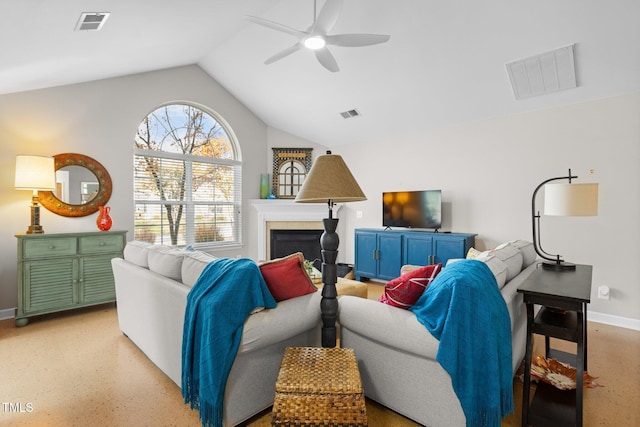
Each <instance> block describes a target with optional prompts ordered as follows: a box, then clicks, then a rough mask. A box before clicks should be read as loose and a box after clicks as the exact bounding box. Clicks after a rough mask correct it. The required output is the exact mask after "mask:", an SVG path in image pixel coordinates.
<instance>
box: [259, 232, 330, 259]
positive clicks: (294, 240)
mask: <svg viewBox="0 0 640 427" xmlns="http://www.w3.org/2000/svg"><path fill="white" fill-rule="evenodd" d="M322 233H323V230H287V229H284V230H278V229H276V230H271V236H270V237H271V246H270V248H271V251H270V257H271V259H275V258H282V257H284V256H287V255H290V254H292V253H295V252H302V254H303V255H304V259H306V260H309V261H315V260H320V259H322V253H321V248H320V236H321V235H322Z"/></svg>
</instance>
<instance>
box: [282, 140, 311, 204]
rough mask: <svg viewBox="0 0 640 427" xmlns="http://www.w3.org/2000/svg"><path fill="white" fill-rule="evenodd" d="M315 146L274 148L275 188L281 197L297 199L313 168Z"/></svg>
mask: <svg viewBox="0 0 640 427" xmlns="http://www.w3.org/2000/svg"><path fill="white" fill-rule="evenodd" d="M312 151H313V148H273V190H274V193H275V195H276V197H278V198H279V199H295V197H296V195H297V194H298V191H299V190H300V188H301V187H302V183H303V182H304V179H305V178H306V176H307V173H309V170H310V169H311V152H312Z"/></svg>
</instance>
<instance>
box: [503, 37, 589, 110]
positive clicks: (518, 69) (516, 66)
mask: <svg viewBox="0 0 640 427" xmlns="http://www.w3.org/2000/svg"><path fill="white" fill-rule="evenodd" d="M574 46H575V45H570V46H567V47H563V48H560V49H556V50H552V51H550V52H545V53H542V54H540V55H536V56H532V57H530V58H525V59H521V60H519V61H514V62H511V63H509V64H507V72H508V73H509V79H510V80H511V85H512V87H513V95H514V96H515V98H516V99H525V98H531V97H532V96H539V95H546V94H548V93H553V92H559V91H561V90H566V89H572V88H574V87H576V86H577V84H576V70H575V64H574V60H573V48H574Z"/></svg>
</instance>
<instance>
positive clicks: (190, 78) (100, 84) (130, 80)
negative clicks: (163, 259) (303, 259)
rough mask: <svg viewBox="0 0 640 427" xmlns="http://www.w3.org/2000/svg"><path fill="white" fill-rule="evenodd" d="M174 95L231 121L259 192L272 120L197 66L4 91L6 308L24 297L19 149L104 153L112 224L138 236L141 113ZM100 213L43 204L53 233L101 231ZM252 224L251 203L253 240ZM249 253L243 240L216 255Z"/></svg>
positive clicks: (0, 209) (0, 197) (2, 294)
mask: <svg viewBox="0 0 640 427" xmlns="http://www.w3.org/2000/svg"><path fill="white" fill-rule="evenodd" d="M169 101H191V102H196V103H199V104H202V105H205V106H207V107H209V108H211V109H212V110H214V111H216V112H217V113H219V114H220V115H221V116H222V117H223V118H224V119H225V120H226V121H227V123H228V124H229V125H230V126H231V128H232V129H233V131H234V132H235V134H236V136H237V138H238V140H239V143H240V145H241V149H242V158H243V162H244V167H243V171H244V176H243V198H244V200H245V201H246V200H249V199H252V198H257V197H258V196H259V188H258V182H259V177H260V172H262V171H263V170H264V162H265V158H266V157H267V151H268V150H267V126H266V125H265V124H264V123H263V122H262V121H261V120H260V119H258V118H257V117H256V116H255V115H254V114H252V113H251V112H250V111H249V110H248V109H247V108H245V107H244V106H243V105H242V104H240V103H239V102H238V101H237V100H236V99H235V98H234V97H233V96H231V95H230V94H229V93H228V92H227V91H226V90H225V89H223V88H222V87H221V86H220V85H219V84H218V83H216V82H215V81H214V80H212V79H211V77H209V76H208V75H207V74H206V73H204V72H203V71H202V70H201V69H200V68H199V67H197V66H189V67H180V68H174V69H168V70H163V71H156V72H151V73H143V74H136V75H130V76H125V77H121V78H114V79H107V80H100V81H95V82H89V83H83V84H76V85H70V86H62V87H57V88H51V89H44V90H37V91H31V92H23V93H17V94H10V95H3V96H0V144H1V146H2V150H0V218H2V227H1V228H0V242H1V243H2V244H1V245H0V314H2V313H3V310H5V311H4V312H5V314H6V310H7V309H10V308H12V307H15V306H16V304H17V290H16V281H17V272H16V271H17V270H16V261H17V256H16V243H15V237H14V234H16V233H23V232H24V231H25V230H26V228H27V226H28V224H29V221H30V220H29V204H30V201H31V195H30V193H29V192H27V191H17V190H15V189H14V188H13V180H14V171H15V156H16V154H42V155H55V154H60V153H66V152H75V153H81V154H85V155H88V156H90V157H93V158H94V159H96V160H98V161H99V162H100V163H102V165H103V166H104V167H105V168H106V169H107V171H109V174H110V175H111V179H112V181H113V193H112V196H111V200H110V201H109V205H110V206H111V208H112V209H111V215H112V217H113V224H114V225H113V229H114V230H115V229H120V230H128V232H129V233H128V236H127V238H128V240H131V239H133V202H132V200H133V185H132V170H133V138H134V135H135V133H136V130H137V127H138V125H139V123H140V122H141V120H142V119H143V118H144V117H145V116H146V115H147V114H149V113H150V112H151V111H153V110H154V109H155V108H156V107H158V106H159V105H161V104H163V103H166V102H169ZM244 206H248V204H247V203H244ZM96 217H97V213H96V214H93V215H90V216H88V217H84V218H65V217H60V216H56V215H54V214H52V213H50V212H48V211H47V210H45V209H42V214H41V224H42V225H43V227H44V230H45V232H46V233H58V232H73V231H97V227H96V224H95V221H96ZM247 223H248V221H247V212H246V209H245V211H244V212H243V234H244V236H245V241H247V240H249V241H250V234H249V232H248V231H247V228H246V227H247ZM248 252H249V248H248V247H243V248H237V249H235V250H233V251H227V252H221V253H217V255H220V256H236V255H246V254H247V253H248Z"/></svg>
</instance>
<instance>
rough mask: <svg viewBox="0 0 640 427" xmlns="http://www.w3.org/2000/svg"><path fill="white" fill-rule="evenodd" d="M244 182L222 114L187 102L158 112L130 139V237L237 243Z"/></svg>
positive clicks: (167, 241) (180, 242) (166, 241)
mask: <svg viewBox="0 0 640 427" xmlns="http://www.w3.org/2000/svg"><path fill="white" fill-rule="evenodd" d="M241 180H242V166H241V161H240V155H239V149H238V145H237V143H236V141H235V138H234V136H233V133H232V132H231V131H230V129H229V128H228V127H227V126H226V125H225V124H224V122H223V120H222V119H221V118H219V117H215V116H214V113H212V112H207V111H204V110H203V109H202V108H200V107H197V106H194V105H190V104H168V105H164V106H162V107H160V108H158V109H156V110H155V111H153V112H152V113H151V114H149V115H148V116H147V117H145V118H144V120H143V121H142V123H140V125H139V126H138V132H137V133H136V136H135V144H134V176H133V182H134V203H135V221H134V231H135V239H136V240H142V241H146V242H151V243H161V244H165V245H204V244H207V245H209V246H212V245H213V246H220V245H229V244H239V243H240V230H241V228H240V203H241V200H242V198H241V188H242V182H241Z"/></svg>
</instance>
